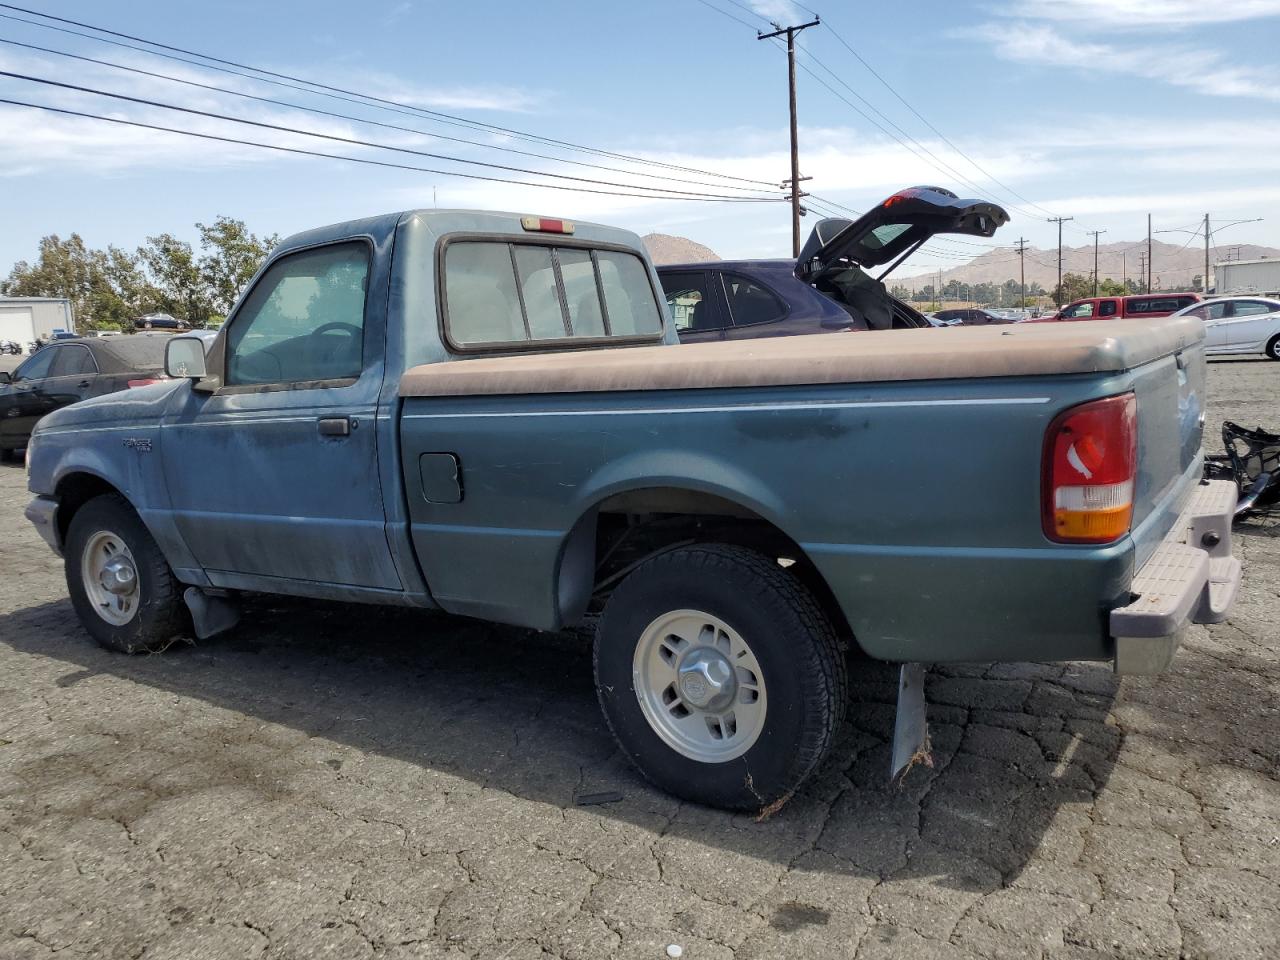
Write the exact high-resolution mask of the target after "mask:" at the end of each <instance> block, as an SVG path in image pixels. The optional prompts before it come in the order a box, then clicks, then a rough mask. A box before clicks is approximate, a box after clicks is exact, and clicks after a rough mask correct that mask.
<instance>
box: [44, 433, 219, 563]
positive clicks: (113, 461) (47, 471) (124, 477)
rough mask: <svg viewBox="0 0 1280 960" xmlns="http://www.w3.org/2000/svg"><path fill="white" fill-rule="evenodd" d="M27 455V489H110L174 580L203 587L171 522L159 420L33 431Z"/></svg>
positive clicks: (60, 495)
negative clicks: (135, 517) (133, 516)
mask: <svg viewBox="0 0 1280 960" xmlns="http://www.w3.org/2000/svg"><path fill="white" fill-rule="evenodd" d="M28 456H29V460H28V463H29V464H30V477H29V479H28V483H27V486H28V488H29V489H30V490H31V492H32V493H35V494H37V495H39V496H45V497H52V498H54V499H59V500H61V499H65V498H66V497H67V495H68V493H69V492H70V491H72V490H75V489H76V488H80V489H81V490H82V489H83V488H84V486H86V485H87V486H89V487H91V488H92V489H93V490H95V491H96V490H105V489H110V490H114V491H115V492H117V493H119V494H120V496H122V497H123V498H124V499H125V500H127V501H128V502H129V505H130V506H132V507H133V509H134V510H136V511H137V513H138V516H139V517H140V518H141V519H142V522H143V524H144V525H145V526H146V527H147V530H148V531H149V532H150V533H151V536H152V537H154V538H155V541H156V543H157V544H158V545H159V547H160V550H161V552H162V553H163V554H164V555H165V559H167V560H168V561H169V565H170V566H171V567H172V568H173V570H174V573H175V575H176V576H177V577H178V579H179V580H181V581H183V582H184V583H192V584H197V585H200V586H207V585H208V578H207V577H206V576H205V574H204V571H203V570H202V569H201V568H200V566H199V564H198V563H196V560H195V558H194V557H193V556H192V555H191V551H190V550H189V549H188V548H187V545H186V541H185V540H183V538H182V536H181V534H180V533H179V532H178V530H177V527H176V526H175V525H174V523H173V512H172V509H171V508H170V503H169V496H168V491H167V489H166V487H165V483H164V471H163V469H162V461H161V456H162V451H161V432H160V427H159V424H157V423H149V424H122V425H118V426H96V427H88V428H75V427H68V428H58V427H54V428H52V429H43V430H37V431H36V433H35V435H34V436H33V444H32V447H31V448H29V451H28ZM70 505H71V506H72V507H73V508H74V507H77V506H78V505H79V504H78V503H74V504H70ZM58 519H59V525H60V526H61V527H62V528H63V529H65V525H66V524H68V523H69V522H70V521H71V514H70V513H63V512H61V511H60V513H59V518H58Z"/></svg>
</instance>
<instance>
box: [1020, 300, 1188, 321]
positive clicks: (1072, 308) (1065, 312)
mask: <svg viewBox="0 0 1280 960" xmlns="http://www.w3.org/2000/svg"><path fill="white" fill-rule="evenodd" d="M1200 299H1201V297H1200V294H1198V293H1143V294H1136V295H1133V296H1128V297H1086V298H1085V299H1083V300H1074V301H1072V302H1071V303H1069V304H1067V305H1066V306H1065V307H1063V308H1062V309H1061V310H1059V311H1058V312H1057V313H1054V314H1050V315H1049V316H1047V317H1037V318H1036V319H1035V320H1031V321H1029V322H1030V323H1053V322H1055V321H1058V320H1115V319H1119V318H1123V317H1138V318H1142V319H1150V318H1151V317H1167V316H1169V315H1170V314H1173V313H1177V312H1178V311H1179V310H1181V309H1182V308H1183V307H1189V306H1191V304H1193V303H1195V302H1197V301H1198V300H1200Z"/></svg>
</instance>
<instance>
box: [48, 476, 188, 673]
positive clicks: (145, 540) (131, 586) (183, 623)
mask: <svg viewBox="0 0 1280 960" xmlns="http://www.w3.org/2000/svg"><path fill="white" fill-rule="evenodd" d="M65 555H66V574H67V591H68V592H69V593H70V594H71V605H72V606H73V607H75V611H76V615H77V616H78V617H79V618H80V623H81V624H83V626H84V628H85V629H86V630H87V631H89V634H90V635H91V636H92V637H93V638H94V639H95V640H97V641H98V643H100V644H102V646H104V647H106V648H107V649H108V650H114V651H116V652H117V653H145V652H151V651H154V650H157V649H159V648H161V647H163V646H165V645H166V644H168V643H170V642H172V641H173V639H174V638H175V637H179V636H182V635H189V633H190V630H191V626H190V620H189V617H188V614H187V609H186V607H185V606H184V605H183V603H182V599H181V595H182V588H181V585H180V584H179V583H178V581H177V580H176V579H174V576H173V571H172V570H171V569H170V568H169V563H168V561H167V560H165V558H164V554H163V553H161V552H160V547H159V546H158V545H157V544H156V542H155V540H154V539H153V538H152V536H151V534H150V533H149V532H148V531H147V528H146V526H144V525H143V523H142V520H141V519H140V518H139V517H138V514H137V513H136V512H134V510H133V508H132V507H131V506H129V504H128V502H127V501H126V500H124V499H123V498H122V497H119V496H117V495H115V494H104V495H103V496H100V497H95V498H93V499H92V500H90V501H89V502H88V503H86V504H84V506H82V507H81V508H80V509H79V510H77V511H76V514H75V516H73V517H72V518H71V525H70V527H69V529H68V530H67V542H66V549H65Z"/></svg>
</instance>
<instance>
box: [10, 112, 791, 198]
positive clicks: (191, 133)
mask: <svg viewBox="0 0 1280 960" xmlns="http://www.w3.org/2000/svg"><path fill="white" fill-rule="evenodd" d="M0 103H2V104H8V105H9V106H13V107H28V108H30V109H33V110H43V111H45V112H46V113H56V114H61V115H63V116H68V117H83V118H86V119H89V120H101V121H103V122H105V123H114V124H119V125H121V126H126V127H138V128H140V129H143V130H158V131H160V132H162V133H175V134H179V135H180V136H184V137H196V138H197V139H200V140H213V141H217V142H219V143H230V144H235V145H237V146H244V147H259V148H261V149H263V150H275V151H277V152H280V153H292V154H297V155H298V156H304V157H321V158H323V159H326V160H342V161H344V162H346V163H361V164H365V165H367V166H373V167H386V168H389V169H392V170H412V171H415V172H417V173H431V174H435V175H437V176H443V177H459V178H461V179H463V180H482V181H485V182H487V183H510V184H514V185H516V186H521V187H541V188H543V189H545V190H567V191H569V192H571V193H594V194H603V195H605V196H611V197H639V198H642V199H645V200H654V199H658V200H685V201H691V202H694V201H702V202H707V203H778V202H780V198H779V199H773V198H767V199H761V200H751V199H749V198H744V197H732V198H729V199H727V200H718V199H716V198H713V197H653V196H650V195H649V194H644V193H625V192H621V191H618V190H596V189H593V188H590V187H570V186H565V185H563V184H559V183H536V182H534V181H530V180H510V179H507V178H505V177H489V176H484V175H483V174H479V173H461V172H459V171H456V170H433V169H431V168H429V167H416V166H413V165H411V164H406V163H392V162H391V161H389V160H374V159H372V158H371V157H351V156H347V155H345V154H335V153H324V152H323V151H320V150H305V149H303V148H301V147H286V146H282V145H280V144H274V143H262V142H260V141H255V140H243V139H240V138H238V137H224V136H219V135H217V134H213V133H199V132H197V131H195V130H183V129H181V128H179V127H166V126H162V125H160V124H155V123H143V122H142V121H140V120H125V119H123V118H121V117H107V116H103V115H102V114H99V113H88V112H86V111H82V110H69V109H67V108H65V107H53V106H49V105H48V104H43V103H31V102H29V101H26V100H12V99H8V98H0Z"/></svg>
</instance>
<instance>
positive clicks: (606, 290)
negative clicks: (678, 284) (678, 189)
mask: <svg viewBox="0 0 1280 960" xmlns="http://www.w3.org/2000/svg"><path fill="white" fill-rule="evenodd" d="M442 266H443V275H444V281H443V284H442V285H441V296H442V311H441V312H442V316H443V317H444V329H445V335H446V339H447V341H448V343H449V344H450V345H451V346H452V347H453V348H454V349H457V350H461V351H467V350H483V349H491V348H494V347H521V346H527V345H530V344H537V345H540V346H575V345H581V344H584V343H592V342H601V341H618V342H624V341H647V342H656V341H658V340H659V339H660V338H661V337H662V312H661V310H660V308H659V300H658V297H657V294H656V292H655V291H654V289H653V284H652V283H651V282H650V279H649V270H648V267H647V266H646V264H645V262H644V260H642V259H641V258H640V257H639V256H637V255H636V254H635V253H632V252H631V251H625V250H616V249H610V248H606V247H601V246H585V245H581V244H571V243H568V242H565V241H557V242H555V243H537V242H532V241H530V240H528V239H527V238H521V239H520V240H510V241H508V240H483V239H476V240H472V239H457V240H451V241H447V242H446V245H445V247H444V253H443V258H442Z"/></svg>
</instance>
